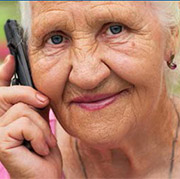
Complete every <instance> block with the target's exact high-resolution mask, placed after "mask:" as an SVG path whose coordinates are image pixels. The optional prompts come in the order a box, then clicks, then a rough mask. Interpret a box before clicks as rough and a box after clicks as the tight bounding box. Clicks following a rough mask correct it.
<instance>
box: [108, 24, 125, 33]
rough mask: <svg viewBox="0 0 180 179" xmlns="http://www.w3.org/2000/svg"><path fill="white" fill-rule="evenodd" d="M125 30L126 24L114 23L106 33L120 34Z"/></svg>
mask: <svg viewBox="0 0 180 179" xmlns="http://www.w3.org/2000/svg"><path fill="white" fill-rule="evenodd" d="M123 30H124V26H123V25H112V26H110V27H109V28H108V30H107V31H106V33H107V34H108V35H115V34H119V33H121V32H122V31H123Z"/></svg>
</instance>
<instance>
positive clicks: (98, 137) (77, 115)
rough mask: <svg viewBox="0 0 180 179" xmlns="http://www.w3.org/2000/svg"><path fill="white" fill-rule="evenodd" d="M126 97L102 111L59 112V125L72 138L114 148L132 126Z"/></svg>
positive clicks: (70, 109) (71, 107)
mask: <svg viewBox="0 0 180 179" xmlns="http://www.w3.org/2000/svg"><path fill="white" fill-rule="evenodd" d="M131 109H132V108H131V103H130V102H129V99H128V98H125V99H124V100H122V99H119V100H116V101H115V102H114V103H113V104H111V105H109V106H106V107H105V108H103V109H100V110H95V111H88V110H85V109H82V108H80V107H79V106H77V105H73V106H70V107H69V108H67V107H64V110H61V111H59V114H61V116H60V123H61V125H62V126H63V128H64V129H65V130H66V131H67V132H68V133H69V134H70V135H71V136H74V137H76V138H78V139H80V140H81V141H82V142H84V143H86V144H88V145H90V146H92V147H95V148H116V147H118V146H119V145H120V143H121V141H122V140H123V139H124V138H125V137H127V135H129V131H130V130H131V129H132V128H133V126H134V121H136V120H135V119H134V117H133V114H132V110H131Z"/></svg>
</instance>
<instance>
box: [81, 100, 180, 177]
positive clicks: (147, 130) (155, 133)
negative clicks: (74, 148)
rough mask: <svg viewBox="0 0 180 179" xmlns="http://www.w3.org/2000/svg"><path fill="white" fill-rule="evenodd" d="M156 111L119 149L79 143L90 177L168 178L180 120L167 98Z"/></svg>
mask: <svg viewBox="0 0 180 179" xmlns="http://www.w3.org/2000/svg"><path fill="white" fill-rule="evenodd" d="M157 109H158V110H157V111H155V112H154V113H153V114H152V115H151V114H150V115H149V117H147V119H146V120H143V121H144V123H141V125H139V126H136V128H135V129H134V130H133V131H131V134H128V135H127V136H126V138H125V139H123V140H122V142H121V144H120V146H119V147H118V148H116V149H104V148H101V147H100V148H94V147H93V146H88V145H87V144H84V143H83V141H78V148H79V153H80V155H81V158H82V161H83V165H84V167H85V170H86V172H87V176H88V177H89V178H91V177H93V176H94V175H95V176H94V177H97V176H98V177H107V178H113V177H114V178H116V177H118V178H133V177H134V178H137V176H142V175H144V176H145V175H147V174H148V173H153V172H156V170H157V169H158V170H161V171H163V173H165V174H166V175H168V172H169V167H170V159H171V154H172V141H173V139H174V137H175V133H176V126H177V122H178V119H177V113H176V112H175V110H174V105H173V103H172V101H171V100H170V99H169V98H168V97H166V98H164V97H162V99H161V100H160V102H159V104H158V106H157ZM172 119H173V120H172ZM162 149H163V150H162ZM160 166H162V168H160ZM95 173H96V174H95ZM93 174H94V175H93Z"/></svg>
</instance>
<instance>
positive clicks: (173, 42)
mask: <svg viewBox="0 0 180 179" xmlns="http://www.w3.org/2000/svg"><path fill="white" fill-rule="evenodd" d="M178 37H179V28H178V26H176V27H172V28H171V29H170V33H169V36H168V38H167V46H166V53H165V61H167V62H168V61H170V59H171V56H172V55H176V53H177V50H178V44H179V42H178V41H179V39H178Z"/></svg>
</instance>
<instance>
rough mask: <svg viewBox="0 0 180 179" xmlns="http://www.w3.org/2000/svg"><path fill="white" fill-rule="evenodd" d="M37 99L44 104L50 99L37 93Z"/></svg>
mask: <svg viewBox="0 0 180 179" xmlns="http://www.w3.org/2000/svg"><path fill="white" fill-rule="evenodd" d="M36 98H37V99H38V100H39V101H40V102H42V103H44V102H46V101H47V100H48V98H47V97H46V96H44V95H42V94H41V93H36Z"/></svg>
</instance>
